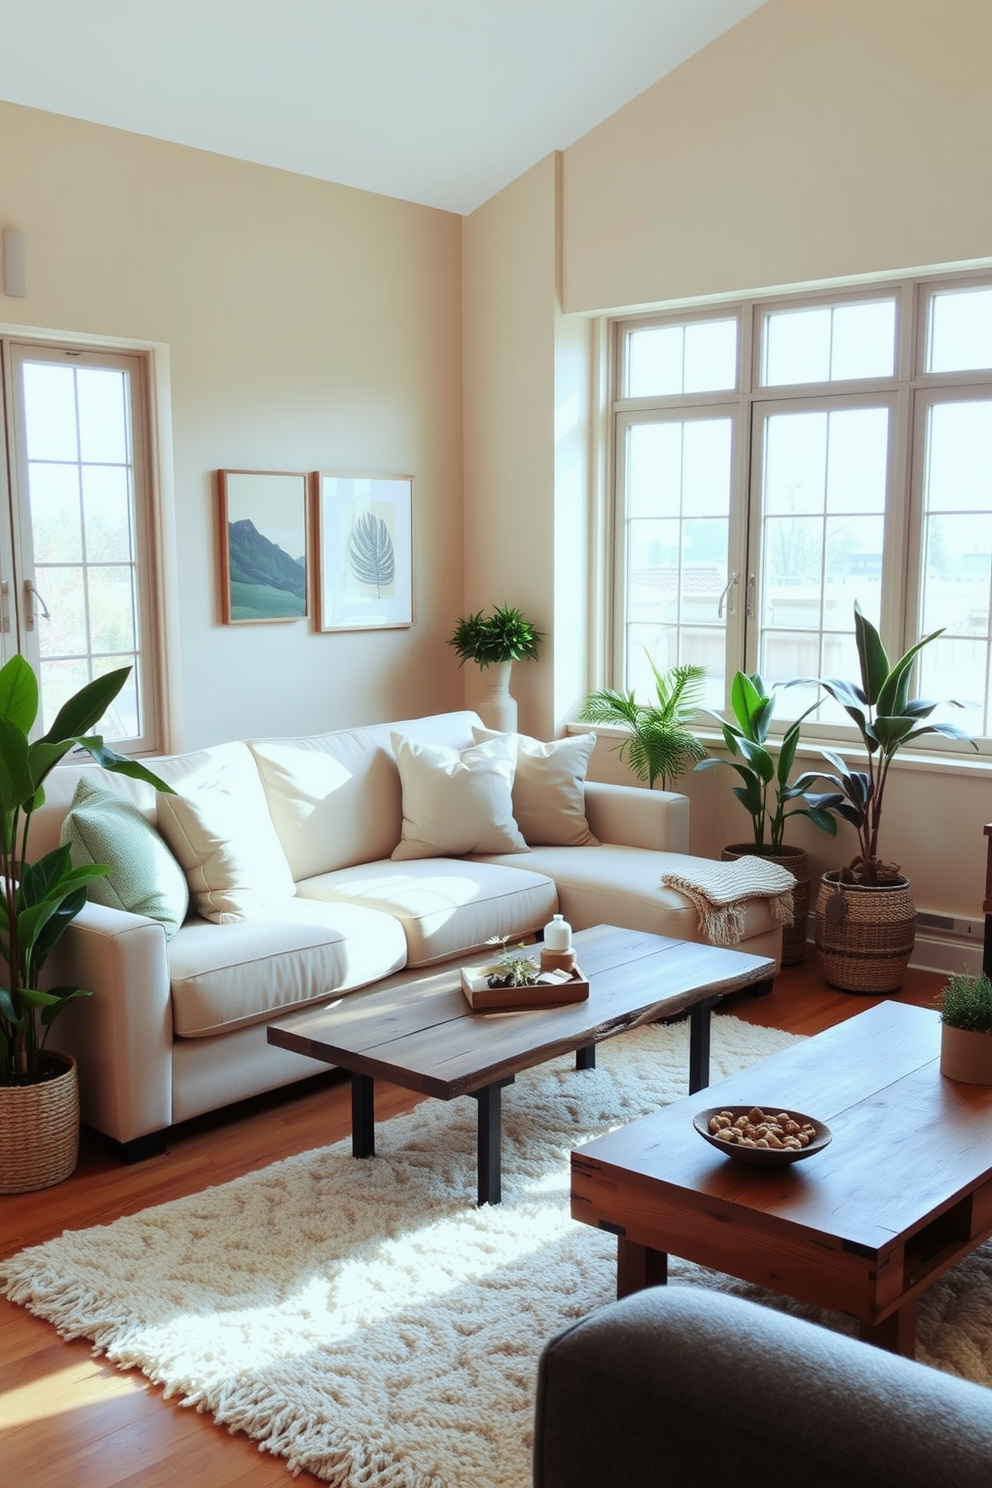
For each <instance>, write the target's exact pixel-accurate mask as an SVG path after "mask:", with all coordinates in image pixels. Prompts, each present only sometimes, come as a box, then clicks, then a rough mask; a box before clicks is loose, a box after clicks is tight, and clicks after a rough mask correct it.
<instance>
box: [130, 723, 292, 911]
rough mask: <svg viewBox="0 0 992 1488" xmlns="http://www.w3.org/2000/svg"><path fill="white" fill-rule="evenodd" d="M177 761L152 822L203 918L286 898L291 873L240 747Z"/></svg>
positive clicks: (244, 750) (226, 747) (248, 756)
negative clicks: (170, 787)
mask: <svg viewBox="0 0 992 1488" xmlns="http://www.w3.org/2000/svg"><path fill="white" fill-rule="evenodd" d="M181 762H182V763H183V764H184V766H185V768H184V769H183V770H182V773H181V777H180V778H173V779H170V781H169V783H170V784H171V785H173V787H174V789H175V790H176V792H177V794H176V795H174V796H166V795H159V797H158V800H157V808H158V825H159V830H160V831H161V833H162V836H163V837H164V838H165V840H166V842H167V843H168V844H169V846H170V848H171V849H172V851H173V853H174V854H175V856H176V858H177V859H178V861H179V864H180V866H181V867H182V869H183V871H184V873H185V874H186V879H187V881H188V883H189V887H190V893H191V894H192V896H193V901H194V903H195V905H196V908H197V910H198V911H199V913H200V914H201V915H202V916H203V918H204V919H205V920H213V921H214V923H215V924H219V925H226V924H231V923H234V922H236V921H238V920H244V919H247V918H249V917H250V916H252V915H254V914H257V913H260V912H261V911H262V910H263V909H264V907H265V905H267V904H270V903H278V902H279V901H280V900H283V899H288V898H291V897H292V895H293V894H294V892H295V888H294V884H293V876H292V874H291V873H290V871H289V864H288V863H287V861H286V855H285V853H284V852H283V850H282V847H281V846H280V843H279V838H278V837H277V836H276V831H275V827H274V826H273V825H272V818H271V816H270V815H269V808H268V805H267V803H266V800H265V791H264V790H263V789H262V782H261V780H260V779H259V775H258V770H257V769H256V767H255V762H254V760H253V758H252V755H251V753H250V751H249V750H248V748H247V747H246V746H245V745H243V744H237V745H235V744H231V745H222V746H218V747H217V748H216V749H212V750H205V751H204V752H203V755H202V762H200V763H198V756H196V755H187V756H185V757H183V759H182V761H181ZM179 763H180V761H179V760H177V761H176V764H177V765H178V764H179ZM176 774H179V772H178V770H177V771H176Z"/></svg>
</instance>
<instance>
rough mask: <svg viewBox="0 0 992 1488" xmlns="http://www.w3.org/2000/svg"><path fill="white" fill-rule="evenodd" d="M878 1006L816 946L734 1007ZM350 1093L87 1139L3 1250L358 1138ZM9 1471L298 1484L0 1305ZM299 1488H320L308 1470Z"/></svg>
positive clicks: (771, 1012) (23, 1477)
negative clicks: (848, 987)
mask: <svg viewBox="0 0 992 1488" xmlns="http://www.w3.org/2000/svg"><path fill="white" fill-rule="evenodd" d="M943 980H944V979H943V977H941V976H938V975H936V974H933V973H928V972H916V971H910V972H909V973H908V975H907V978H906V982H905V985H904V987H903V990H902V992H901V993H900V994H899V1000H900V1001H904V1002H912V1003H917V1004H920V1005H922V1006H929V1005H930V1004H931V1003H932V1002H933V1001H934V999H935V997H936V995H937V992H938V990H939V988H940V986H941V985H942V982H943ZM878 1000H879V999H877V998H871V997H862V996H852V995H850V994H847V993H844V992H835V991H833V990H832V989H831V988H829V987H827V986H826V985H825V983H824V982H823V981H822V978H821V977H820V973H819V966H818V963H817V959H816V954H815V952H814V951H813V950H812V948H810V951H809V956H808V959H807V961H806V962H805V963H804V965H802V966H798V967H789V968H787V969H786V970H785V971H783V972H782V973H781V975H780V976H779V978H778V979H777V981H776V983H775V989H774V991H773V992H772V993H770V994H769V995H768V996H766V997H761V998H750V997H748V996H747V994H746V993H740V994H737V995H735V996H733V997H730V998H728V999H726V1001H725V1002H724V1003H723V1005H722V1009H721V1011H722V1012H727V1013H731V1014H733V1015H734V1016H736V1017H739V1018H744V1019H746V1020H747V1021H748V1022H751V1023H758V1024H762V1025H764V1026H766V1027H772V1028H784V1029H786V1030H787V1031H788V1032H791V1033H807V1034H809V1033H818V1032H820V1030H821V1029H823V1028H828V1027H830V1026H831V1025H833V1024H834V1023H838V1022H841V1021H842V1020H843V1019H845V1018H850V1017H853V1016H854V1015H855V1014H856V1013H859V1012H861V1011H863V1010H864V1008H866V1007H869V1006H871V1005H872V1004H873V1003H874V1002H876V1001H878ZM416 1100H417V1097H416V1096H415V1095H412V1094H410V1093H409V1092H407V1091H404V1090H399V1089H397V1088H396V1087H393V1086H385V1085H380V1084H379V1082H377V1084H376V1119H377V1120H386V1119H388V1117H390V1116H393V1115H396V1114H398V1113H399V1112H401V1111H406V1110H409V1109H410V1108H411V1107H412V1106H413V1105H414V1104H415V1103H416ZM350 1123H351V1107H350V1090H349V1085H348V1083H347V1082H346V1081H345V1080H343V1079H342V1078H341V1077H340V1076H339V1075H336V1074H322V1075H318V1076H316V1077H315V1078H314V1079H313V1080H309V1081H306V1082H304V1083H303V1084H300V1085H296V1086H293V1087H291V1088H290V1089H289V1090H285V1091H280V1092H278V1093H275V1094H273V1095H270V1096H264V1097H259V1098H258V1099H257V1100H254V1101H246V1102H244V1103H242V1104H241V1105H239V1106H237V1107H232V1108H229V1109H228V1110H227V1111H224V1112H220V1113H216V1114H214V1115H212V1116H210V1117H203V1118H200V1119H199V1120H197V1121H194V1122H189V1123H187V1124H186V1125H185V1126H184V1127H183V1128H181V1129H180V1130H178V1131H177V1132H176V1133H175V1134H174V1137H173V1140H172V1141H171V1143H170V1147H169V1151H168V1152H167V1153H165V1154H164V1155H163V1156H161V1157H158V1158H154V1159H152V1160H151V1161H149V1162H145V1163H138V1164H136V1165H135V1166H134V1167H130V1168H128V1167H123V1166H122V1165H121V1164H119V1163H118V1162H117V1161H116V1160H114V1159H113V1158H111V1157H109V1156H108V1155H107V1154H106V1153H105V1152H104V1150H103V1147H102V1145H101V1144H100V1141H99V1139H98V1138H96V1137H95V1136H93V1135H92V1134H86V1133H84V1137H83V1146H82V1152H81V1156H80V1162H79V1167H78V1168H77V1170H76V1172H75V1173H74V1174H73V1175H72V1177H71V1178H69V1179H67V1181H66V1182H65V1183H62V1184H60V1185H59V1186H58V1187H56V1188H51V1189H46V1190H43V1191H42V1192H41V1193H36V1194H25V1195H23V1196H6V1197H3V1198H0V1253H2V1254H4V1255H8V1254H10V1253H11V1252H13V1251H15V1250H19V1249H21V1248H22V1246H25V1245H33V1244H37V1243H38V1242H40V1241H42V1240H46V1239H49V1238H50V1237H51V1236H53V1235H58V1234H61V1232H62V1231H63V1230H65V1229H82V1228H85V1227H87V1226H89V1225H97V1224H106V1223H109V1222H110V1221H111V1220H113V1219H116V1218H118V1217H119V1216H120V1215H122V1214H133V1213H136V1212H137V1211H138V1210H140V1209H145V1208H147V1207H148V1206H149V1205H150V1204H156V1203H162V1202H164V1201H165V1200H166V1199H172V1198H178V1197H181V1196H182V1195H184V1194H188V1193H196V1192H198V1191H199V1190H201V1189H204V1188H207V1187H209V1186H210V1185H212V1184H217V1183H224V1182H226V1181H227V1180H228V1179H231V1178H236V1177H239V1176H240V1175H241V1174H243V1173H248V1172H252V1171H253V1170H255V1169H256V1168H261V1167H264V1166H265V1165H266V1164H267V1163H271V1162H275V1161H277V1160H278V1159H279V1158H282V1157H289V1156H291V1155H292V1154H293V1153H296V1152H303V1151H306V1150H307V1149H308V1148H311V1147H319V1146H322V1145H324V1144H326V1143H328V1142H334V1141H337V1140H338V1139H339V1138H341V1137H345V1136H347V1135H348V1133H349V1132H350V1129H351V1126H350ZM0 1465H2V1469H3V1480H4V1482H5V1483H16V1484H19V1485H25V1488H27V1485H30V1488H69V1485H72V1488H179V1485H182V1488H198V1485H200V1484H201V1483H202V1484H207V1483H209V1484H210V1485H211V1488H226V1485H228V1484H237V1485H239V1488H263V1485H266V1484H277V1483H278V1484H283V1485H285V1484H287V1483H289V1482H291V1481H292V1479H291V1478H290V1476H289V1474H288V1473H287V1471H286V1468H285V1465H284V1464H283V1462H282V1460H281V1459H273V1458H271V1457H268V1456H266V1455H265V1454H263V1453H260V1452H259V1451H258V1450H257V1448H256V1447H255V1445H254V1444H253V1443H252V1442H250V1441H248V1440H247V1439H246V1438H244V1437H240V1436H229V1435H228V1434H227V1433H226V1432H224V1431H222V1430H220V1429H219V1428H218V1427H216V1426H215V1425H214V1424H213V1422H212V1420H211V1418H210V1417H209V1416H207V1415H198V1414H197V1413H196V1412H195V1411H191V1410H183V1409H182V1408H181V1407H180V1406H178V1405H177V1404H176V1403H175V1401H166V1400H164V1399H163V1398H162V1391H161V1390H160V1389H158V1388H156V1387H155V1386H153V1385H150V1384H149V1383H148V1382H147V1380H145V1379H144V1378H143V1377H142V1376H141V1375H140V1374H138V1373H137V1372H135V1371H131V1372H128V1373H124V1372H122V1371H120V1370H118V1369H116V1368H114V1367H113V1366H111V1365H108V1364H106V1363H104V1362H102V1361H101V1360H99V1359H95V1358H94V1357H93V1356H92V1354H91V1352H90V1345H89V1344H88V1343H87V1342H85V1341H83V1340H76V1341H74V1342H66V1341H63V1340H62V1339H60V1338H59V1337H58V1335H57V1334H56V1333H55V1331H54V1330H53V1329H52V1328H51V1327H50V1326H49V1325H48V1324H47V1323H43V1322H40V1321H39V1320H38V1319H36V1318H34V1317H32V1316H31V1314H30V1313H28V1312H26V1311H25V1310H24V1309H23V1308H20V1307H15V1306H13V1305H12V1304H11V1303H9V1302H6V1301H4V1300H2V1299H0ZM296 1481H297V1482H298V1483H301V1484H305V1483H307V1482H311V1483H315V1482H316V1481H317V1480H316V1479H314V1478H311V1477H310V1475H309V1474H306V1473H304V1474H301V1475H300V1477H299V1478H297V1479H296Z"/></svg>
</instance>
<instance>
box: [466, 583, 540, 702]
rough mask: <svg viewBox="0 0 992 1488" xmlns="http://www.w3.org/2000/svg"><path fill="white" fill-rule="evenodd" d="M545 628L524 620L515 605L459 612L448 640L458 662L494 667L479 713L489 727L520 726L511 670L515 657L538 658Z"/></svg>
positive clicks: (483, 668)
mask: <svg viewBox="0 0 992 1488" xmlns="http://www.w3.org/2000/svg"><path fill="white" fill-rule="evenodd" d="M543 640H544V632H543V631H540V630H537V629H536V628H535V626H533V625H532V624H531V622H530V621H529V620H525V619H524V617H523V615H522V614H521V612H520V610H518V609H517V608H516V606H515V605H508V604H502V605H496V606H494V607H493V609H492V612H491V613H490V614H489V615H486V614H485V613H484V611H482V610H476V611H475V612H474V613H473V614H469V615H460V616H459V617H458V621H457V623H456V625H455V629H454V632H453V633H452V635H451V637H450V638H449V640H448V645H449V646H453V647H454V648H455V651H456V653H457V655H458V664H459V666H464V665H465V663H466V661H474V662H475V664H476V666H478V667H479V669H480V670H481V671H485V670H486V669H487V668H488V667H492V668H493V672H492V677H491V679H490V681H489V687H488V690H487V692H486V694H485V697H484V698H483V700H482V702H481V703H480V705H479V715H480V717H481V718H482V720H483V722H484V723H485V724H486V725H487V727H488V728H493V729H502V730H503V731H504V732H512V731H513V730H514V729H515V728H516V726H517V705H516V703H515V702H514V700H513V698H512V697H511V696H510V670H511V668H512V665H513V663H514V662H515V661H536V660H537V655H538V650H539V648H540V644H541V642H542V641H543Z"/></svg>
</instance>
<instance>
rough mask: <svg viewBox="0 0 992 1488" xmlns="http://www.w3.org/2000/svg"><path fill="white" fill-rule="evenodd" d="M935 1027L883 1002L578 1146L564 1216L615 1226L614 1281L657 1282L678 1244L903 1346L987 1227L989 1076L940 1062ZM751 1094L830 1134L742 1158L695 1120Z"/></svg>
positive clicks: (909, 1346)
mask: <svg viewBox="0 0 992 1488" xmlns="http://www.w3.org/2000/svg"><path fill="white" fill-rule="evenodd" d="M939 1028H940V1022H939V1015H938V1013H936V1012H934V1011H930V1010H928V1009H925V1008H918V1007H909V1006H906V1005H905V1004H902V1003H896V1002H883V1003H880V1004H878V1005H876V1006H875V1007H873V1008H871V1009H870V1010H869V1011H867V1012H864V1013H860V1014H858V1015H857V1016H855V1017H852V1018H850V1019H848V1020H847V1021H846V1022H844V1023H840V1024H838V1025H837V1026H836V1027H834V1028H831V1029H828V1030H827V1032H825V1033H821V1034H817V1035H816V1036H815V1037H814V1038H810V1039H805V1040H803V1041H802V1042H801V1043H798V1044H796V1045H794V1046H793V1047H791V1048H789V1049H787V1050H784V1051H783V1052H782V1053H779V1054H775V1055H773V1056H772V1057H771V1058H770V1059H767V1060H763V1061H762V1062H761V1063H759V1064H757V1065H754V1066H752V1067H751V1068H750V1069H747V1070H744V1071H742V1072H741V1073H740V1074H738V1075H734V1076H732V1077H731V1078H730V1079H729V1080H723V1081H721V1082H720V1083H719V1084H718V1085H714V1086H712V1087H711V1088H709V1089H708V1090H705V1091H700V1092H699V1093H697V1094H696V1095H694V1096H690V1097H689V1098H688V1099H687V1100H681V1101H678V1102H676V1103H675V1104H674V1105H671V1106H667V1107H666V1108H665V1109H664V1110H662V1111H658V1112H656V1113H655V1114H653V1115H651V1116H646V1117H643V1118H642V1119H641V1120H639V1121H635V1122H633V1123H632V1124H631V1125H630V1126H627V1127H624V1128H623V1129H622V1130H620V1131H617V1132H613V1133H611V1134H610V1135H608V1136H604V1137H600V1138H597V1139H596V1140H595V1141H593V1142H590V1143H589V1145H588V1146H587V1147H584V1148H582V1149H581V1151H577V1152H574V1153H573V1154H572V1215H573V1217H574V1218H576V1219H580V1220H583V1221H585V1222H586V1223H587V1224H592V1225H596V1226H598V1227H599V1228H603V1229H608V1230H611V1231H612V1232H614V1233H615V1234H617V1235H618V1237H619V1246H618V1291H620V1292H621V1293H623V1292H627V1291H633V1290H636V1289H637V1287H638V1286H642V1285H650V1284H652V1283H658V1282H663V1281H664V1279H665V1257H666V1255H667V1254H668V1253H672V1254H675V1255H679V1256H682V1257H683V1258H684V1259H686V1260H694V1261H697V1262H699V1263H700V1264H701V1265H705V1266H710V1267H712V1268H713V1269H715V1270H718V1271H724V1272H727V1273H729V1274H730V1275H732V1276H738V1277H741V1278H742V1279H743V1280H746V1281H752V1282H755V1283H757V1284H759V1285H763V1286H766V1287H769V1288H771V1289H772V1290H773V1291H777V1292H782V1293H785V1294H786V1295H787V1296H791V1297H795V1298H797V1299H799V1300H802V1301H807V1302H812V1303H816V1304H818V1305H819V1306H822V1307H827V1308H832V1309H834V1310H837V1311H841V1312H847V1313H849V1314H851V1315H853V1316H854V1317H856V1318H857V1319H858V1321H859V1324H860V1327H861V1336H862V1337H863V1338H866V1339H868V1340H870V1341H872V1342H875V1343H880V1344H882V1345H883V1346H885V1347H888V1348H892V1349H895V1350H896V1351H898V1352H901V1353H907V1354H911V1353H912V1352H913V1348H914V1336H915V1303H916V1298H917V1296H918V1295H919V1293H920V1292H921V1291H922V1290H923V1289H924V1288H925V1287H927V1286H929V1285H930V1284H931V1283H932V1282H933V1281H935V1280H936V1279H937V1277H938V1276H940V1275H941V1274H942V1273H943V1272H944V1271H946V1270H947V1268H948V1267H949V1266H951V1265H953V1264H954V1263H955V1261H957V1260H959V1259H961V1258H962V1257H963V1256H964V1255H966V1254H967V1253H968V1252H969V1251H970V1250H973V1249H974V1248H975V1247H976V1246H977V1245H979V1244H980V1243H981V1242H982V1241H983V1240H985V1239H986V1238H987V1237H988V1236H989V1234H990V1233H992V1087H989V1086H978V1085H965V1084H961V1083H959V1082H957V1081H954V1080H948V1079H946V1078H944V1077H943V1076H942V1075H941V1074H940V1071H939V1064H938V1055H939V1045H940V1033H939ZM744 1104H746V1105H756V1106H760V1107H762V1109H763V1110H766V1111H779V1110H792V1111H801V1112H803V1113H804V1114H805V1115H808V1116H814V1117H816V1118H817V1119H818V1120H821V1121H825V1122H826V1123H827V1125H828V1126H829V1127H830V1128H831V1131H832V1134H833V1140H832V1141H831V1143H830V1145H829V1146H828V1147H826V1148H824V1149H823V1151H821V1152H819V1153H817V1154H816V1155H815V1156H813V1157H811V1158H809V1159H808V1160H806V1161H803V1162H799V1163H794V1164H792V1165H791V1166H789V1167H786V1168H758V1167H746V1166H743V1165H742V1164H740V1163H738V1162H735V1161H734V1160H733V1159H731V1158H729V1157H725V1156H723V1155H722V1154H721V1153H719V1152H717V1151H716V1149H714V1148H713V1147H712V1146H710V1145H709V1144H708V1143H706V1142H704V1141H703V1140H702V1138H701V1137H700V1136H699V1134H698V1133H697V1132H696V1131H695V1130H694V1128H693V1125H692V1117H693V1115H694V1113H695V1112H696V1111H699V1110H703V1109H706V1108H709V1107H712V1106H718V1107H719V1106H722V1105H728V1106H730V1105H744Z"/></svg>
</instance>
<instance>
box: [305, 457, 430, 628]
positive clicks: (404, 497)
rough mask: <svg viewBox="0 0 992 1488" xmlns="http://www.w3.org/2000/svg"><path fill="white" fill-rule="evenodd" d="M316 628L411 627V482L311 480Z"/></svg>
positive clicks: (318, 476)
mask: <svg viewBox="0 0 992 1488" xmlns="http://www.w3.org/2000/svg"><path fill="white" fill-rule="evenodd" d="M313 483H314V489H313V511H314V551H315V560H314V570H315V583H314V589H315V593H316V606H315V608H316V626H317V629H318V630H319V631H334V630H387V629H388V630H395V629H400V628H402V627H404V626H408V625H412V624H413V477H412V476H410V475H336V474H331V473H328V472H325V471H315V472H314V475H313Z"/></svg>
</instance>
